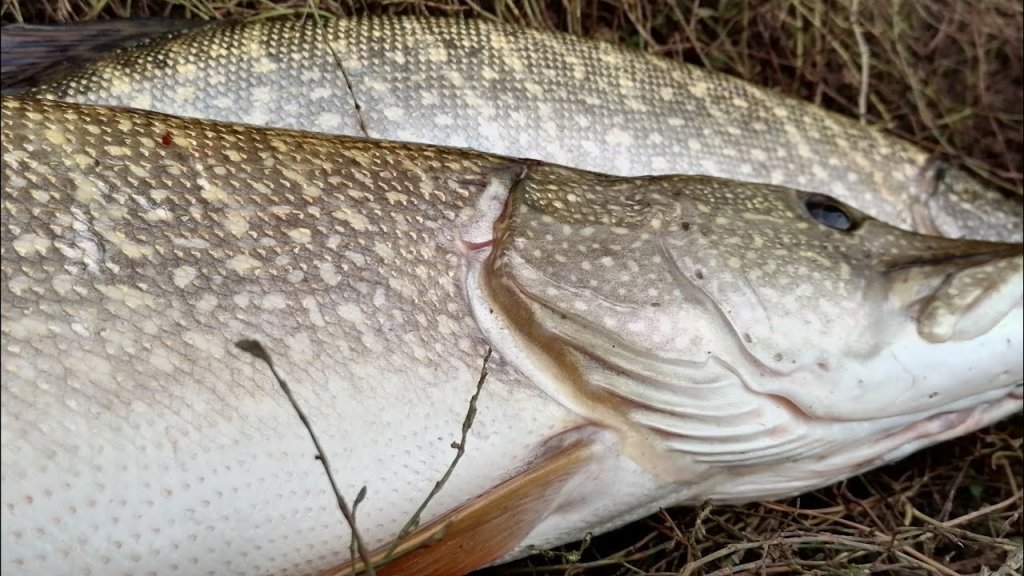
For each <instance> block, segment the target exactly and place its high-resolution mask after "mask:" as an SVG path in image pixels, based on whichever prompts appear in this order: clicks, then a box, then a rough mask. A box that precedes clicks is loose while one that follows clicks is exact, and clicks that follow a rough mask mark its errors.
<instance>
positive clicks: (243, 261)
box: [225, 254, 262, 274]
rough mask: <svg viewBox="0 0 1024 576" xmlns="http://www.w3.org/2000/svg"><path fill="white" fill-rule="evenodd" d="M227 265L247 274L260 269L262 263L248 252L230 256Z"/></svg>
mask: <svg viewBox="0 0 1024 576" xmlns="http://www.w3.org/2000/svg"><path fill="white" fill-rule="evenodd" d="M225 265H226V266H227V267H228V268H230V269H231V270H234V271H235V272H237V273H239V274H247V273H249V272H251V271H253V270H256V269H258V268H259V267H260V266H261V265H262V263H261V262H260V261H259V260H257V259H255V258H253V257H252V256H249V255H248V254H239V255H237V256H232V257H231V258H228V261H227V262H225Z"/></svg>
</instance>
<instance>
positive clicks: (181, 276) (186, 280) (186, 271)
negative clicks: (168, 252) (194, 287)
mask: <svg viewBox="0 0 1024 576" xmlns="http://www.w3.org/2000/svg"><path fill="white" fill-rule="evenodd" d="M198 274H199V272H198V271H196V269H195V268H193V267H191V266H179V267H177V268H175V269H174V272H173V273H172V278H173V280H174V285H175V286H177V287H178V288H185V287H186V286H188V285H189V284H191V283H192V281H193V280H195V278H196V276H197V275H198Z"/></svg>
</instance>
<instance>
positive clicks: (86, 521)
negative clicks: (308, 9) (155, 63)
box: [0, 97, 1024, 575]
mask: <svg viewBox="0 0 1024 576" xmlns="http://www.w3.org/2000/svg"><path fill="white" fill-rule="evenodd" d="M0 122H2V152H3V155H2V200H3V204H2V215H3V218H2V225H0V231H2V236H0V241H2V244H0V246H2V255H3V259H2V283H0V302H2V304H0V308H2V320H3V322H2V345H0V348H2V350H0V354H2V378H0V385H2V391H3V394H2V404H0V416H2V417H0V430H2V438H3V442H2V446H0V481H2V491H3V501H4V502H3V507H2V508H0V520H2V522H0V525H2V528H0V532H2V533H0V543H2V554H0V568H2V570H3V571H4V572H5V573H8V572H10V573H17V574H25V575H31V574H47V575H48V574H87V573H92V574H99V573H114V574H119V573H133V574H144V573H150V572H153V573H170V572H174V571H178V572H182V573H194V574H198V573H218V574H252V573H265V574H292V575H303V574H323V573H329V574H342V573H348V572H347V570H349V569H350V567H351V566H350V564H349V562H350V558H351V556H350V545H352V544H353V540H354V538H353V536H352V535H353V533H355V527H352V526H350V525H349V524H347V523H346V522H345V520H344V519H343V517H342V514H340V513H339V510H338V497H337V496H336V494H335V492H334V491H333V490H332V488H331V483H329V482H328V480H327V478H325V473H324V472H325V471H324V467H328V470H329V471H330V472H331V475H332V478H333V479H332V482H336V484H337V486H338V489H339V493H340V494H341V495H342V496H343V497H344V498H345V499H346V500H347V502H350V503H353V504H354V503H356V502H358V506H356V507H355V512H354V516H355V520H356V525H357V528H358V533H359V534H360V535H361V538H360V539H359V541H358V542H355V544H357V546H356V547H357V548H360V547H361V548H364V549H365V550H367V556H366V557H367V559H368V560H370V561H371V562H374V563H378V564H380V566H378V573H381V574H424V575H429V574H461V573H466V572H468V571H470V570H473V569H475V568H478V567H481V566H485V565H490V564H494V563H498V562H502V561H505V560H509V559H512V558H515V557H518V556H522V555H524V554H527V553H529V552H530V551H532V550H536V549H543V548H546V547H550V546H554V545H557V544H560V543H563V542H566V541H569V540H571V539H575V538H578V537H579V536H581V535H583V534H584V533H585V532H587V531H591V532H594V533H600V532H603V531H607V530H610V529H612V528H614V527H616V526H619V525H622V524H624V523H626V522H628V521H631V520H634V519H637V518H639V517H642V516H644V515H647V514H649V513H651V512H652V511H654V510H657V509H658V508H660V507H665V506H670V505H677V504H685V503H695V502H701V501H704V500H707V499H710V500H713V501H720V502H745V501H750V500H756V499H764V498H777V497H784V496H788V495H792V494H797V493H800V492H803V491H806V490H810V489H813V488H815V487H819V486H823V485H826V484H829V483H831V482H835V481H837V480H839V479H842V478H846V477H848V476H850V475H853V474H857V473H859V472H862V471H864V470H867V469H869V468H872V467H874V466H878V465H880V464H883V463H886V462H891V461H893V460H896V459H899V458H901V457H903V456H905V455H907V454H910V453H911V452H913V451H915V450H918V449H920V448H922V447H924V446H928V445H931V444H933V443H936V442H940V441H942V440H945V439H948V438H952V437H955V436H958V435H961V434H964V433H966V432H969V431H972V430H975V429H977V428H979V427H981V426H984V425H987V424H989V423H991V422H993V421H995V420H998V419H1000V418H1003V417H1005V416H1007V415H1010V414H1012V413H1014V412H1016V411H1019V410H1020V406H1021V402H1020V397H1021V387H1020V383H1021V381H1022V374H1024V366H1022V347H1024V342H1022V338H1024V336H1022V323H1024V311H1022V281H1021V279H1022V275H1024V251H1022V246H1021V245H1020V244H1005V243H990V242H982V241H972V240H955V239H947V238H940V237H929V236H922V235H917V234H914V233H910V232H906V231H902V230H899V229H897V228H894V227H892V226H889V225H886V224H884V223H882V222H880V221H878V220H875V219H872V218H870V217H868V216H867V215H865V214H863V213H861V212H859V211H857V210H855V209H853V208H851V207H849V206H846V205H844V204H842V203H840V202H839V201H837V200H834V199H832V198H830V197H827V196H823V195H819V194H812V193H806V192H799V191H795V190H792V189H787V188H780V187H775V186H771V185H765V184H754V183H743V182H737V181H730V180H722V179H717V178H712V177H705V176H652V177H634V178H621V177H612V176H605V175H600V174H596V173H591V172H585V171H580V170H576V169H571V168H566V167H561V166H557V165H551V164H544V163H539V162H535V161H527V160H516V159H511V158H505V157H499V156H492V155H486V154H481V153H476V152H471V151H465V150H458V149H452V148H440V147H432V146H426V145H418V144H407V143H394V142H385V141H373V140H364V139H352V138H347V137H332V136H326V135H318V134H310V133H303V132H293V131H285V130H275V129H267V128H257V127H249V126H242V125H235V124H225V123H216V122H209V121H201V120H196V119H185V118H178V117H173V116H166V115H161V114H157V113H151V112H143V111H137V110H128V109H112V108H106V107H95V106H88V105H78V104H71V103H58V102H53V101H46V100H37V99H19V98H11V97H5V98H4V100H3V115H2V120H0ZM492 350H493V354H491V352H490V351H492ZM482 369H483V370H484V371H485V372H486V373H485V374H482ZM286 385H287V390H288V391H290V395H289V394H285V393H284V391H283V390H282V389H283V388H285V387H286ZM471 397H473V398H475V399H474V401H473V403H472V404H471V409H470V412H471V416H472V417H471V418H470V419H467V416H466V409H467V408H466V407H467V403H468V402H469V401H470V398H471ZM292 400H294V402H295V404H292ZM296 406H298V407H299V408H300V409H301V410H302V416H301V417H300V416H299V414H297V411H298V410H297V409H296ZM304 422H308V425H309V429H308V430H307V429H306V428H305V427H304ZM310 431H313V432H314V433H315V436H316V437H317V438H318V443H317V444H316V446H314V444H313V443H311V439H310V437H309V434H310ZM460 431H462V432H463V433H465V434H466V435H467V436H466V437H465V438H464V439H463V440H459V438H460ZM453 440H456V441H457V445H455V446H453V445H452V441H453ZM453 448H458V449H459V450H460V451H461V454H462V459H461V461H460V462H459V464H458V466H457V467H456V468H455V469H454V472H453V473H452V474H451V475H450V476H449V477H448V478H447V480H446V481H445V482H444V484H443V486H441V488H440V489H439V490H437V492H436V495H435V496H434V497H433V499H431V500H430V501H429V504H428V505H427V506H426V507H425V509H424V510H423V511H422V514H420V516H419V519H420V522H418V523H416V524H415V526H417V527H416V528H415V530H414V531H412V532H411V533H410V534H408V535H407V536H406V537H404V538H402V539H401V540H400V541H399V542H398V543H397V545H394V546H395V547H394V549H393V550H392V547H393V544H392V542H393V541H394V539H395V538H396V536H397V535H399V534H400V532H401V530H402V527H403V525H405V524H406V522H407V521H408V519H409V518H410V517H413V515H414V513H415V512H416V510H417V508H418V507H419V506H420V505H421V504H422V503H423V502H424V501H425V499H426V496H427V495H428V494H430V493H431V490H432V489H434V487H435V483H437V482H438V481H439V479H440V478H442V477H443V476H444V475H445V471H446V469H447V468H448V467H449V466H450V465H451V461H452V457H453V454H454V453H455V450H453ZM349 512H351V510H349ZM385 560H388V561H387V562H385ZM357 564H358V562H357Z"/></svg>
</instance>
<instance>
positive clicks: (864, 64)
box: [850, 0, 871, 124]
mask: <svg viewBox="0 0 1024 576" xmlns="http://www.w3.org/2000/svg"><path fill="white" fill-rule="evenodd" d="M850 25H851V26H853V36H854V38H856V39H857V48H858V49H859V50H860V92H859V93H858V95H857V116H858V117H859V118H860V123H861V124H864V123H866V122H867V118H868V86H869V85H870V81H871V49H870V48H869V47H868V43H867V41H865V40H864V31H863V30H862V29H861V27H860V2H859V0H853V4H852V5H851V6H850Z"/></svg>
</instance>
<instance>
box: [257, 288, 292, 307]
mask: <svg viewBox="0 0 1024 576" xmlns="http://www.w3.org/2000/svg"><path fill="white" fill-rule="evenodd" d="M287 307H288V299H287V298H285V297H284V294H281V293H280V292H271V293H269V294H267V295H265V296H263V298H262V299H261V300H260V308H263V309H264V310H284V309H285V308H287Z"/></svg>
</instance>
